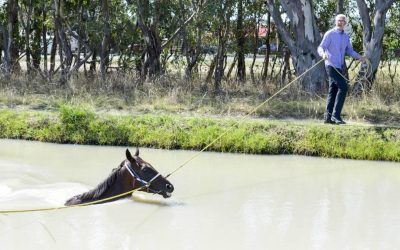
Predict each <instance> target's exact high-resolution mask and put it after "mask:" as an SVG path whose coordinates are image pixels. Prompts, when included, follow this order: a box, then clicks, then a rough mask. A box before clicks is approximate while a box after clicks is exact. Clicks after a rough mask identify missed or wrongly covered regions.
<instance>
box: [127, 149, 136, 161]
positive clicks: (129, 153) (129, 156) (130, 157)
mask: <svg viewBox="0 0 400 250" xmlns="http://www.w3.org/2000/svg"><path fill="white" fill-rule="evenodd" d="M125 154H126V159H128V160H129V161H131V162H132V161H135V159H133V157H132V155H131V152H129V149H126V151H125Z"/></svg>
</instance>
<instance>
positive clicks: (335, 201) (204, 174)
mask: <svg viewBox="0 0 400 250" xmlns="http://www.w3.org/2000/svg"><path fill="white" fill-rule="evenodd" d="M131 150H132V151H134V149H131ZM124 151H125V148H124V147H100V146H76V145H57V144H47V143H39V142H28V141H18V140H0V210H8V209H29V208H38V207H57V206H60V205H62V204H63V203H64V201H65V200H66V199H67V198H69V197H70V196H73V195H75V194H78V193H81V192H84V191H87V190H88V189H90V188H92V187H94V186H95V185H96V184H98V183H99V182H100V181H102V180H103V179H104V178H106V177H107V176H108V175H109V173H110V172H111V170H112V169H113V168H115V167H117V166H118V164H119V163H120V162H121V161H122V160H123V159H124ZM194 154H195V152H191V151H172V150H155V149H141V153H140V155H141V156H142V158H143V159H145V160H147V161H148V162H150V163H152V165H153V166H154V167H155V168H156V169H158V170H159V171H160V172H161V173H163V174H167V173H169V172H171V171H172V170H174V169H175V168H177V167H178V166H179V165H180V164H182V163H183V162H185V161H186V160H187V159H189V158H190V157H191V156H193V155H194ZM170 181H171V182H172V183H173V184H174V186H175V192H174V193H173V195H172V197H171V198H169V199H163V198H162V197H158V196H155V195H151V194H144V193H139V192H138V193H135V194H134V195H133V198H132V199H124V200H120V201H117V202H112V203H108V204H103V205H95V206H88V207H80V208H71V209H63V210H56V211H47V212H33V213H22V214H0V244H1V249H96V250H100V249H159V248H162V249H397V248H398V246H400V239H399V237H398V232H400V216H399V215H398V214H399V211H400V164H399V163H389V162H372V161H353V160H338V159H324V158H314V157H302V156H254V155H243V154H220V153H202V154H200V156H199V157H197V158H195V160H193V161H191V162H190V163H189V164H188V165H186V166H185V167H184V168H182V169H181V170H179V171H178V172H176V173H175V174H174V175H172V176H171V177H170Z"/></svg>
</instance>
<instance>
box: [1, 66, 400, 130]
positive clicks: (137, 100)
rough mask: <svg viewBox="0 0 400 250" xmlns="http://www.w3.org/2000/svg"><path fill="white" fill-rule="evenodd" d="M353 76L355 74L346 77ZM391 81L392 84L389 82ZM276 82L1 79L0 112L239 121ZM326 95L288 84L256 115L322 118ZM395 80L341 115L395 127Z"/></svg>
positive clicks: (383, 80)
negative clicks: (72, 108)
mask: <svg viewBox="0 0 400 250" xmlns="http://www.w3.org/2000/svg"><path fill="white" fill-rule="evenodd" d="M351 74H354V73H351ZM393 79H394V80H393ZM280 86H281V85H280V84H279V83H278V82H276V81H273V80H272V81H266V82H262V81H261V80H260V79H256V83H255V84H253V83H252V82H251V81H246V82H244V83H241V82H238V81H236V80H234V79H225V80H223V82H222V86H221V88H222V90H223V91H222V93H221V94H220V95H218V96H215V95H214V85H213V83H205V82H204V81H203V80H201V79H198V80H193V81H190V82H188V81H186V80H184V79H183V77H181V76H180V75H172V74H166V75H164V76H161V77H158V78H155V79H152V80H151V81H147V82H144V83H141V82H140V80H139V77H138V76H137V75H135V74H121V73H111V74H109V76H108V78H107V79H106V80H102V79H101V78H100V77H99V76H96V75H95V76H92V77H86V76H84V74H83V73H79V75H75V76H73V77H71V79H70V81H68V83H67V84H65V85H60V84H59V82H58V81H57V79H55V80H54V81H50V82H49V81H44V80H43V79H42V78H41V77H40V76H36V77H27V76H24V75H14V76H12V77H11V79H6V78H4V77H3V78H2V77H0V107H1V106H8V107H15V108H21V109H38V110H56V109H58V108H59V107H60V105H63V104H73V105H82V106H89V107H92V108H93V109H95V110H96V111H98V112H110V113H179V114H182V115H216V116H243V115H245V114H248V113H249V112H250V111H252V110H253V108H254V107H255V106H257V105H258V104H260V103H262V102H263V101H264V100H266V99H267V98H268V97H269V96H271V95H272V94H274V93H275V92H276V91H278V90H279V89H280ZM325 98H326V96H325V93H321V94H319V95H311V94H309V93H306V92H304V91H303V90H302V89H301V88H300V87H299V86H298V85H296V84H293V85H292V86H291V87H290V88H289V89H287V90H285V91H284V92H283V93H282V94H280V95H279V96H277V97H276V98H274V99H273V100H272V101H271V102H270V103H268V104H267V105H265V106H263V107H261V108H260V109H259V110H257V112H256V114H255V116H259V117H269V118H277V119H283V118H296V119H321V118H322V114H323V112H324V109H325ZM399 104H400V77H399V76H398V75H395V77H394V78H391V77H390V76H389V75H388V74H387V73H385V72H383V73H378V75H377V80H376V82H375V84H374V85H373V88H372V91H371V93H369V94H368V95H366V96H364V97H362V98H361V99H355V98H353V97H351V96H349V97H348V99H347V100H346V104H345V107H344V111H343V113H344V116H345V117H346V118H347V119H351V120H354V121H359V122H363V121H367V122H374V123H384V124H391V125H393V124H395V123H398V122H400V110H399V109H400V108H399Z"/></svg>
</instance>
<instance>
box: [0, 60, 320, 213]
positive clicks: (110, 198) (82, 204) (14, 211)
mask: <svg viewBox="0 0 400 250" xmlns="http://www.w3.org/2000/svg"><path fill="white" fill-rule="evenodd" d="M323 61H324V59H321V60H320V61H318V62H317V63H316V64H314V65H313V66H312V67H311V68H309V69H308V70H306V71H304V72H303V73H302V74H301V75H299V76H298V77H296V78H295V79H294V80H293V81H291V82H289V83H288V84H286V85H285V86H283V87H282V88H281V89H280V90H278V91H277V92H276V93H275V94H273V95H272V96H270V97H269V98H268V99H266V100H265V101H263V102H262V103H261V104H259V105H258V106H256V107H255V108H253V109H252V110H251V111H250V112H249V113H248V114H247V115H245V116H243V117H242V118H241V119H240V120H238V121H236V123H234V124H233V125H232V126H231V127H230V128H228V129H227V130H226V131H225V132H224V133H222V134H220V135H219V136H218V137H217V138H215V139H214V140H213V141H212V142H210V143H209V144H208V145H207V146H205V147H204V148H203V149H202V150H200V151H199V152H198V153H197V154H195V155H193V156H192V157H191V158H189V159H188V160H186V161H185V162H184V163H183V164H181V165H180V166H179V167H177V168H176V169H175V170H173V171H172V172H170V173H169V174H168V175H166V177H165V178H168V177H170V176H171V175H172V174H174V173H175V172H177V171H178V170H180V169H181V168H183V167H184V166H185V165H187V164H188V163H189V162H190V161H192V160H193V159H195V158H196V157H198V156H199V155H200V154H201V153H202V152H204V151H205V150H206V149H208V148H209V147H211V146H212V145H213V144H214V143H215V142H216V141H218V140H219V139H221V138H222V137H223V136H224V135H226V134H227V133H228V132H230V131H231V130H232V129H233V128H234V126H236V125H238V124H239V123H241V122H242V121H244V120H245V119H247V118H248V117H249V116H250V115H252V114H254V113H255V112H256V111H257V110H258V109H259V108H260V107H262V106H263V105H265V104H266V103H268V102H269V101H270V100H272V99H273V98H274V97H275V96H277V95H278V94H280V93H281V92H282V91H284V90H285V89H287V88H288V87H289V86H290V85H292V84H293V83H294V82H296V81H297V80H298V79H300V78H301V77H303V76H304V75H305V74H307V73H308V72H309V71H311V70H312V69H313V68H315V67H316V66H317V65H319V64H320V63H321V62H323ZM153 180H154V178H153V179H152V180H151V181H149V182H148V184H147V185H146V186H142V187H139V188H137V189H133V190H130V191H128V192H125V193H122V194H119V195H114V196H111V197H108V198H104V199H101V200H96V201H91V202H86V203H81V204H76V205H71V206H58V207H50V208H35V209H19V210H0V214H11V213H27V212H40V211H52V210H61V209H66V208H73V207H85V206H88V205H93V204H98V203H102V202H105V201H109V200H113V199H116V198H119V197H123V196H125V195H128V194H132V193H133V192H135V191H139V190H140V189H142V188H144V187H147V186H149V185H150V183H151V182H152V181H153Z"/></svg>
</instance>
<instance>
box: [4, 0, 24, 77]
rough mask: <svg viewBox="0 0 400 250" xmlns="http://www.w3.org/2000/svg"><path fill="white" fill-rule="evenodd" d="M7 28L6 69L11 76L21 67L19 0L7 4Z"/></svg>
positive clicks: (5, 43)
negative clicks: (19, 58) (19, 60)
mask: <svg viewBox="0 0 400 250" xmlns="http://www.w3.org/2000/svg"><path fill="white" fill-rule="evenodd" d="M7 16H8V19H7V29H5V30H4V32H3V34H4V62H3V64H4V71H5V74H6V76H9V75H10V74H11V72H12V71H18V70H19V69H20V66H19V63H18V55H19V50H18V44H17V41H18V39H17V38H18V35H19V29H18V0H9V1H8V4H7Z"/></svg>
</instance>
